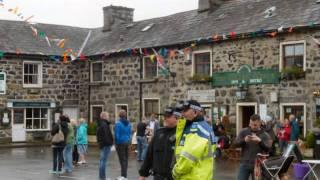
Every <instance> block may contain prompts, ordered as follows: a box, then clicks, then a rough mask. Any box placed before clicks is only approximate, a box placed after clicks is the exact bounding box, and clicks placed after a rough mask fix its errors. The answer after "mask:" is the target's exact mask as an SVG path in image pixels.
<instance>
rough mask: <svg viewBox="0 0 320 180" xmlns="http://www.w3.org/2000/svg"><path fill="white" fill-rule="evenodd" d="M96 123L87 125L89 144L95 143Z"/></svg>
mask: <svg viewBox="0 0 320 180" xmlns="http://www.w3.org/2000/svg"><path fill="white" fill-rule="evenodd" d="M96 133H97V123H96V122H91V123H89V124H88V141H89V142H91V143H96V142H97V137H96Z"/></svg>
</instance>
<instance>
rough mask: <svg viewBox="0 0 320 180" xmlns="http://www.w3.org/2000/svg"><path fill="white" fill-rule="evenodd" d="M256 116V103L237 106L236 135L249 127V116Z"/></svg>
mask: <svg viewBox="0 0 320 180" xmlns="http://www.w3.org/2000/svg"><path fill="white" fill-rule="evenodd" d="M253 114H257V103H238V104H237V134H239V132H240V130H241V129H243V128H246V127H248V126H249V122H250V116H252V115H253Z"/></svg>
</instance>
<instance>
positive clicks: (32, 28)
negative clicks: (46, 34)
mask: <svg viewBox="0 0 320 180" xmlns="http://www.w3.org/2000/svg"><path fill="white" fill-rule="evenodd" d="M30 28H31V30H32V35H33V36H37V35H38V30H37V29H36V28H35V27H33V26H30Z"/></svg>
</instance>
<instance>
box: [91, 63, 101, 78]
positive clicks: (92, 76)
mask: <svg viewBox="0 0 320 180" xmlns="http://www.w3.org/2000/svg"><path fill="white" fill-rule="evenodd" d="M93 64H101V81H93ZM90 73H91V76H90V82H103V62H102V61H96V62H91V64H90Z"/></svg>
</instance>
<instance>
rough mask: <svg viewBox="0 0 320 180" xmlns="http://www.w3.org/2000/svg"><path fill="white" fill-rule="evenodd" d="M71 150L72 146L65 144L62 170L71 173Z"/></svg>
mask: <svg viewBox="0 0 320 180" xmlns="http://www.w3.org/2000/svg"><path fill="white" fill-rule="evenodd" d="M72 148H73V145H72V144H67V145H66V146H65V147H64V150H63V157H64V169H65V170H66V172H71V171H72Z"/></svg>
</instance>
